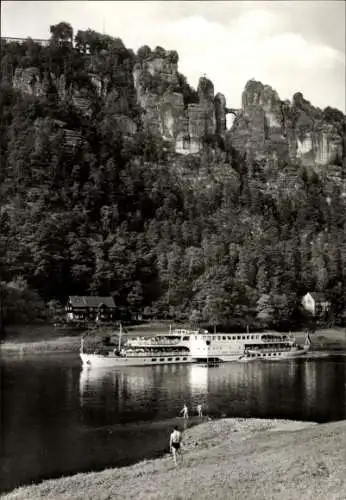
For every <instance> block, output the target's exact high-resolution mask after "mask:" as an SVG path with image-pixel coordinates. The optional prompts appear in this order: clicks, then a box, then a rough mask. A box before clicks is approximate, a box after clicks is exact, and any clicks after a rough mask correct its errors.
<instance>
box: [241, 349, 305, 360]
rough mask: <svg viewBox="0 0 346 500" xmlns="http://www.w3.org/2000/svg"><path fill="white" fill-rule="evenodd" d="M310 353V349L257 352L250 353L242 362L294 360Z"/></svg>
mask: <svg viewBox="0 0 346 500" xmlns="http://www.w3.org/2000/svg"><path fill="white" fill-rule="evenodd" d="M308 351H309V347H303V348H301V349H292V350H287V351H268V352H259V353H258V352H256V351H248V352H247V353H246V354H244V356H242V357H241V361H243V360H246V361H255V360H264V361H273V360H274V361H275V360H282V359H294V358H299V357H301V356H304V355H305V354H307V353H308Z"/></svg>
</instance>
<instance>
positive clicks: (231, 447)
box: [1, 418, 346, 500]
mask: <svg viewBox="0 0 346 500" xmlns="http://www.w3.org/2000/svg"><path fill="white" fill-rule="evenodd" d="M345 448H346V421H339V422H331V423H327V424H317V423H315V422H299V421H289V420H276V419H246V418H229V419H219V420H211V421H207V422H203V423H200V424H198V425H194V426H191V427H189V428H188V429H187V430H186V431H185V432H184V433H183V452H184V460H183V463H182V464H181V465H179V466H178V468H175V467H174V465H173V462H172V459H171V457H170V456H169V455H168V454H166V455H164V456H163V457H161V458H156V459H152V460H144V461H142V462H138V463H136V464H134V465H131V466H127V467H121V468H110V469H105V470H103V471H101V472H89V473H79V474H75V475H73V476H68V477H62V478H60V479H50V480H45V481H43V482H42V483H40V484H33V485H30V486H22V487H19V488H17V489H15V490H13V491H12V492H9V493H5V494H3V495H1V498H3V499H4V500H22V499H23V500H24V499H39V498H47V499H57V500H69V499H75V500H77V499H84V498H97V499H101V498H102V499H113V498H119V499H120V498H122V499H130V498H131V499H132V498H136V499H137V500H146V499H148V498H150V499H163V498H164V499H165V500H174V499H181V498H184V499H185V498H186V499H187V498H198V499H209V498H213V499H220V500H221V499H224V498H233V499H238V498H246V499H248V500H259V499H261V500H262V499H265V498H278V499H279V498H280V499H294V498H301V499H314V500H317V499H321V500H322V499H325V498H334V499H340V500H341V499H342V498H344V497H343V496H342V495H343V494H344V492H345V491H346V476H345V474H344V471H345V465H346V458H345V451H344V450H345Z"/></svg>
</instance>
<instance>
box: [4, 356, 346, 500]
mask: <svg viewBox="0 0 346 500" xmlns="http://www.w3.org/2000/svg"><path fill="white" fill-rule="evenodd" d="M0 376H1V379H0V382H1V402H0V405H1V413H0V418H1V420H0V424H1V426H0V429H1V443H0V445H1V449H0V458H1V461H0V491H8V490H11V489H13V488H15V487H16V486H19V485H22V484H28V483H31V482H38V481H40V480H42V479H46V478H51V477H59V476H62V475H67V474H72V473H75V472H82V471H90V470H101V469H103V468H105V467H112V466H122V465H127V464H130V463H133V462H135V461H138V460H142V459H143V458H146V457H148V458H149V457H155V456H159V455H161V454H162V453H164V452H165V451H167V444H168V443H167V441H168V436H169V432H170V429H171V428H172V425H173V424H175V423H177V422H180V423H181V419H177V415H178V413H179V411H180V409H181V408H182V406H183V404H184V402H186V403H187V404H188V406H189V407H190V410H191V413H193V412H195V408H196V405H197V403H202V404H203V407H204V411H205V413H206V414H208V415H209V416H211V417H212V418H215V417H220V416H227V417H258V418H286V419H294V420H306V421H316V422H328V421H332V420H341V419H346V356H345V355H338V356H336V355H335V356H329V357H318V358H312V357H308V358H306V359H299V360H288V361H278V362H275V361H268V362H258V361H256V362H251V363H226V364H224V365H221V366H219V367H209V368H207V367H204V366H198V365H170V366H157V367H143V368H124V369H122V370H119V369H118V370H116V369H113V370H97V371H95V370H93V369H82V367H81V365H80V362H79V359H78V357H77V356H76V355H68V356H66V355H64V356H61V355H49V356H48V355H47V356H42V355H41V356H30V357H29V356H28V357H27V356H25V357H22V358H17V357H16V358H10V357H8V358H2V359H1V360H0ZM196 420H197V417H194V418H193V419H191V421H192V422H196Z"/></svg>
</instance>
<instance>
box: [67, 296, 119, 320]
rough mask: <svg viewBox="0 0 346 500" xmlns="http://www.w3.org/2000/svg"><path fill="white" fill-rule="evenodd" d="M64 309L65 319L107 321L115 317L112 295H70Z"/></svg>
mask: <svg viewBox="0 0 346 500" xmlns="http://www.w3.org/2000/svg"><path fill="white" fill-rule="evenodd" d="M65 310H66V318H67V321H95V322H101V321H104V322H109V321H113V320H114V319H115V312H116V306H115V304H114V300H113V297H99V296H90V297H87V296H77V295H71V296H70V297H69V298H68V301H67V304H66V307H65Z"/></svg>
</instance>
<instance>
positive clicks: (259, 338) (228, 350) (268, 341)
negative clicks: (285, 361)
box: [190, 332, 309, 363]
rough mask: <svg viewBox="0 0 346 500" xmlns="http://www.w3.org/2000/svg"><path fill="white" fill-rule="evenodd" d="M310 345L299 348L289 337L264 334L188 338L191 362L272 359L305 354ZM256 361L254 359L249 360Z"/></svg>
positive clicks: (199, 334) (195, 334)
mask: <svg viewBox="0 0 346 500" xmlns="http://www.w3.org/2000/svg"><path fill="white" fill-rule="evenodd" d="M308 349H309V345H306V346H305V347H304V348H300V346H298V345H297V344H296V343H295V339H294V338H293V337H292V336H291V335H287V334H285V333H277V332H265V333H258V332H257V333H250V332H246V333H231V334H229V333H227V334H226V333H205V332H203V333H194V334H192V335H191V336H190V355H191V358H192V361H194V362H207V363H212V362H221V361H240V360H242V359H243V357H244V355H245V354H246V353H250V354H251V355H252V354H254V353H256V354H257V353H258V357H271V358H274V357H275V356H276V354H274V353H281V352H282V353H285V354H284V355H282V356H281V355H280V356H281V357H286V358H287V357H290V355H292V356H297V355H300V354H304V353H305V352H307V351H308ZM280 356H279V355H278V357H280ZM252 357H255V356H252Z"/></svg>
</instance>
